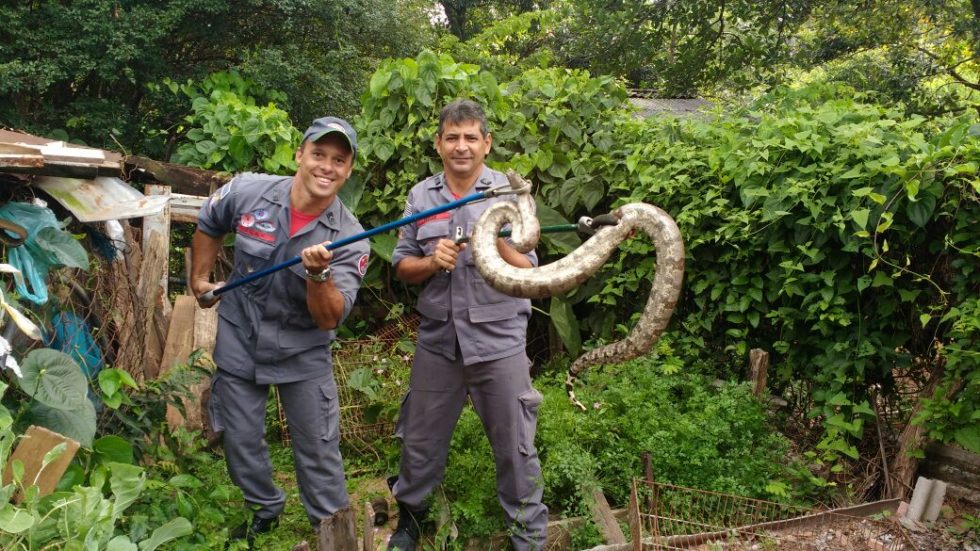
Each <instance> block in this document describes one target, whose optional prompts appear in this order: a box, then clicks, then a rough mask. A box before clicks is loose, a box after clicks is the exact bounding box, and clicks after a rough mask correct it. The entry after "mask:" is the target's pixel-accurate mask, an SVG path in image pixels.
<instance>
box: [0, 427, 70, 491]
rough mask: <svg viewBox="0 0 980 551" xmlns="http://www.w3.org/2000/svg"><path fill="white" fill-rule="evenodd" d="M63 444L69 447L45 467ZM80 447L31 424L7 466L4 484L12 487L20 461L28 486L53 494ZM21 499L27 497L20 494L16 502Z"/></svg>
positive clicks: (24, 481) (63, 437)
mask: <svg viewBox="0 0 980 551" xmlns="http://www.w3.org/2000/svg"><path fill="white" fill-rule="evenodd" d="M59 444H65V451H64V452H62V453H61V455H59V456H58V457H57V458H56V459H55V460H54V461H52V462H51V463H48V465H47V466H45V465H44V456H45V455H46V454H47V453H48V452H49V451H51V450H52V449H54V447H55V446H57V445H59ZM78 446H79V444H78V442H76V441H74V440H72V439H71V438H68V437H66V436H62V435H60V434H58V433H56V432H52V431H50V430H48V429H46V428H44V427H38V426H35V425H31V426H30V427H28V428H27V431H26V432H25V433H24V437H23V438H22V439H21V440H20V442H18V443H17V448H16V449H15V450H14V453H12V454H10V458H9V459H8V460H7V465H6V466H5V467H4V469H3V484H4V485H6V484H9V483H10V482H11V481H12V480H13V470H12V468H13V462H14V461H15V460H19V461H20V462H21V463H23V464H24V479H23V483H24V485H25V486H31V485H36V486H37V487H38V489H39V490H40V494H41V495H42V496H45V495H48V494H50V493H51V492H53V491H54V489H55V487H56V486H57V485H58V481H59V480H61V476H62V475H64V474H65V470H66V469H67V468H68V465H69V464H70V463H71V460H72V458H74V457H75V453H76V452H77V451H78ZM21 499H23V496H21V495H20V492H18V493H17V494H15V495H14V502H16V503H20V501H21Z"/></svg>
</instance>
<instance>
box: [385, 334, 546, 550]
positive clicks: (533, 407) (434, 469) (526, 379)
mask: <svg viewBox="0 0 980 551" xmlns="http://www.w3.org/2000/svg"><path fill="white" fill-rule="evenodd" d="M529 365H530V362H529V361H528V359H527V356H526V355H525V354H524V353H523V352H521V353H519V354H516V355H513V356H510V357H507V358H502V359H499V360H493V361H489V362H484V363H478V364H475V365H471V366H464V365H463V362H462V359H461V358H460V357H459V355H458V354H457V359H456V360H448V359H446V358H445V357H443V356H441V355H439V354H435V353H433V352H430V351H428V350H426V349H424V348H422V347H417V348H416V350H415V361H414V363H413V365H412V375H411V378H410V380H409V390H408V394H407V395H406V397H405V401H404V402H403V404H402V409H401V414H400V416H399V418H398V428H397V429H396V435H397V436H398V437H399V438H401V439H402V455H401V469H400V473H399V475H398V481H397V483H396V484H395V486H394V488H392V492H393V493H394V495H395V498H396V499H398V500H399V501H401V502H402V503H405V504H406V505H408V506H409V507H411V508H413V509H418V508H421V507H422V506H423V504H424V502H425V500H426V499H427V498H428V496H429V494H431V493H432V490H433V489H434V488H435V487H436V485H437V484H439V483H440V482H441V481H442V477H443V474H444V473H445V470H446V459H447V457H448V455H449V443H450V440H451V439H452V434H453V429H455V427H456V422H457V421H458V420H459V416H460V414H461V413H462V410H463V405H464V404H465V403H466V397H467V395H468V396H469V397H470V399H471V400H472V402H473V407H474V409H475V410H476V413H477V415H479V417H480V420H481V421H482V422H483V428H484V430H485V431H486V434H487V438H488V439H489V440H490V446H491V447H492V448H493V454H494V459H495V462H496V467H497V498H498V500H499V501H500V505H501V506H503V508H504V512H505V513H506V514H507V518H508V519H509V524H510V526H509V528H510V531H511V534H512V535H511V541H512V542H513V544H514V548H515V549H518V550H525V549H541V548H542V546H543V545H544V542H545V536H546V532H547V523H548V509H547V507H545V506H544V504H542V503H541V494H542V489H543V484H542V480H541V465H540V463H539V462H538V453H537V450H535V448H534V432H535V430H536V427H537V414H538V406H540V404H541V398H542V397H541V393H540V392H538V391H537V390H535V389H534V388H533V387H532V386H531V377H530V374H529V373H528V368H529Z"/></svg>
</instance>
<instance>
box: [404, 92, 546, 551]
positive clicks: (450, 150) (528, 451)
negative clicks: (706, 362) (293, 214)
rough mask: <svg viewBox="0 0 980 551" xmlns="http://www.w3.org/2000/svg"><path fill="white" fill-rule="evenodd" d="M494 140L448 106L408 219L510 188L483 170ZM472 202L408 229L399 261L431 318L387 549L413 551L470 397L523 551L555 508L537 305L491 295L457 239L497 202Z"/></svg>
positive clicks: (407, 411)
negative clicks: (535, 364)
mask: <svg viewBox="0 0 980 551" xmlns="http://www.w3.org/2000/svg"><path fill="white" fill-rule="evenodd" d="M492 141H493V140H492V136H491V135H490V132H489V131H488V130H487V120H486V116H485V114H484V112H483V109H482V108H481V107H480V106H479V105H478V104H476V103H474V102H472V101H468V100H456V101H454V102H452V103H450V104H449V105H447V106H445V107H444V108H443V110H442V112H441V114H440V116H439V130H438V133H437V134H436V139H435V147H436V150H437V151H438V153H439V156H440V157H441V158H442V164H443V172H441V173H439V174H436V175H435V176H432V177H430V178H428V179H426V180H424V181H422V182H420V183H418V184H416V185H415V186H414V187H413V188H412V190H411V191H410V192H409V194H408V201H407V206H406V209H405V212H406V215H411V214H412V213H415V212H422V211H425V210H428V209H431V208H433V207H437V206H439V205H444V204H446V203H449V202H451V201H453V200H455V199H459V198H461V197H462V196H464V195H468V194H470V193H475V192H480V191H484V190H486V189H488V188H490V187H491V186H499V185H503V184H506V183H507V179H506V177H505V176H504V175H503V174H501V173H500V172H497V171H496V170H492V169H490V168H489V167H487V166H486V165H485V164H484V160H485V159H486V156H487V154H488V153H489V152H490V147H491V144H492ZM506 200H511V199H507V198H501V197H498V198H494V199H489V200H487V201H484V202H478V203H469V204H467V205H464V206H463V207H461V208H459V209H456V210H455V211H452V212H446V213H442V214H437V215H433V216H430V217H427V218H423V219H421V220H418V221H417V222H416V223H414V224H409V225H406V226H403V227H402V229H401V231H400V232H399V238H398V244H397V245H396V247H395V250H394V253H393V254H392V259H391V262H392V264H393V265H394V267H395V271H396V274H397V276H398V278H399V279H401V280H403V281H405V282H407V283H411V284H422V285H424V287H423V289H422V292H421V294H420V295H419V298H418V304H417V306H416V309H417V310H418V312H419V313H420V314H421V316H422V320H421V323H420V325H419V331H418V346H417V347H416V351H415V359H414V362H413V364H412V374H411V378H410V380H409V385H408V386H409V388H408V394H407V395H406V396H405V400H404V402H403V404H402V408H401V413H400V415H399V419H398V426H397V428H396V435H397V436H398V437H399V438H401V440H402V454H401V467H400V470H399V475H398V477H393V479H392V481H391V482H392V493H393V494H394V496H395V498H396V499H397V501H398V511H399V519H398V527H397V528H396V530H395V533H394V534H393V535H392V537H391V540H390V541H389V544H388V549H389V550H394V549H398V550H400V551H414V550H415V548H416V545H417V543H418V539H419V536H420V532H421V527H420V522H421V521H422V520H423V519H424V517H425V516H426V514H427V511H428V505H427V503H428V500H429V497H430V495H431V493H432V491H433V489H434V488H435V486H436V485H437V484H439V483H440V482H441V481H442V478H443V475H444V473H445V469H446V460H447V456H448V454H449V443H450V441H451V439H452V434H453V430H454V429H455V427H456V423H457V421H458V420H459V416H460V414H461V413H462V410H463V406H464V404H465V403H466V399H467V398H469V399H470V400H471V401H472V403H473V407H474V409H475V410H476V413H477V415H478V416H479V417H480V420H481V421H482V422H483V427H484V430H485V432H486V434H487V438H488V439H489V440H490V445H491V447H492V448H493V452H494V459H495V463H496V471H497V473H496V474H497V496H498V500H499V501H500V504H501V506H502V507H503V509H504V512H505V513H506V515H507V519H508V529H509V532H510V536H511V541H512V542H513V544H514V548H515V549H518V550H520V551H523V550H528V549H541V548H542V547H543V545H544V542H545V535H546V527H547V521H548V509H547V508H546V507H545V506H544V504H543V503H542V502H541V494H542V490H543V484H542V480H541V466H540V463H539V461H538V455H537V451H536V450H535V447H534V434H535V430H536V426H537V414H538V407H539V406H540V404H541V399H542V396H541V393H540V392H538V391H537V390H535V389H534V387H533V386H531V377H530V360H529V359H528V357H527V353H526V352H525V347H526V332H527V321H528V318H529V317H530V315H531V301H530V300H528V299H521V298H514V297H510V296H507V295H505V294H503V293H500V292H498V291H496V290H495V289H493V288H492V287H490V286H489V285H488V284H487V283H486V281H485V280H484V279H483V277H482V276H481V275H480V273H479V272H478V271H477V269H476V266H475V265H474V263H473V256H472V253H471V251H470V250H469V249H467V248H466V246H465V245H463V244H460V243H459V242H458V241H457V240H456V239H454V236H455V237H457V238H458V237H462V236H464V235H469V234H470V233H471V231H472V230H473V227H474V225H475V224H476V222H477V220H478V219H479V218H480V215H481V214H483V212H484V211H485V210H486V209H487V207H489V206H490V205H491V204H493V203H494V202H496V201H506ZM497 249H498V250H499V251H500V254H501V256H502V257H503V258H504V259H506V260H507V261H508V262H509V263H511V264H513V265H515V266H519V267H531V266H533V265H536V264H537V256H536V255H535V254H534V252H531V253H528V254H526V255H525V254H521V253H519V252H518V251H517V250H516V249H514V248H513V247H512V246H511V245H510V244H509V243H508V242H507V241H506V240H505V239H498V241H497Z"/></svg>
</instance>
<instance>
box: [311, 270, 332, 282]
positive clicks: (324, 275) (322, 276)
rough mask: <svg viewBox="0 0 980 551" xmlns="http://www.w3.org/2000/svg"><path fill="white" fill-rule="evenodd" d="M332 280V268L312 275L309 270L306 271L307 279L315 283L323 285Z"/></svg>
mask: <svg viewBox="0 0 980 551" xmlns="http://www.w3.org/2000/svg"><path fill="white" fill-rule="evenodd" d="M329 278H330V267H329V266H328V267H327V269H326V270H323V271H322V272H320V273H318V274H314V273H311V272H310V271H309V270H307V271H306V279H309V280H310V281H315V282H317V283H323V282H324V281H326V280H327V279H329Z"/></svg>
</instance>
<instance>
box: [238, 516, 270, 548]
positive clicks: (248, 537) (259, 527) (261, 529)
mask: <svg viewBox="0 0 980 551" xmlns="http://www.w3.org/2000/svg"><path fill="white" fill-rule="evenodd" d="M276 526H279V517H273V518H262V517H259V516H254V515H253V516H252V522H247V521H246V522H244V523H242V525H241V526H239V527H238V528H236V529H234V530H232V532H231V534H230V535H229V537H228V541H230V542H231V541H239V540H245V541H247V542H248V548H249V549H252V548H253V546H254V545H255V536H257V535H259V534H264V533H266V532H269V531H272V529H274V528H275V527H276Z"/></svg>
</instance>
